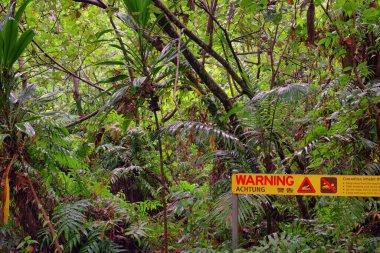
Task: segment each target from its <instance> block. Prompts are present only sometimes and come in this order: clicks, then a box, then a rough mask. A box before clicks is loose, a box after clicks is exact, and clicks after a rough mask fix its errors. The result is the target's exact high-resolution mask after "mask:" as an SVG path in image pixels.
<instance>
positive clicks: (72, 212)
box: [52, 200, 91, 239]
mask: <svg viewBox="0 0 380 253" xmlns="http://www.w3.org/2000/svg"><path fill="white" fill-rule="evenodd" d="M90 206H91V203H90V201H89V200H80V201H78V202H75V203H69V204H63V205H60V206H58V207H57V208H56V209H55V211H54V213H53V217H52V220H53V222H54V224H55V225H56V226H57V228H58V229H57V237H60V236H61V235H62V234H63V235H64V237H65V238H67V239H68V238H70V237H71V235H75V234H81V233H82V232H83V226H84V224H85V223H86V215H85V212H86V211H87V209H88V208H89V207H90Z"/></svg>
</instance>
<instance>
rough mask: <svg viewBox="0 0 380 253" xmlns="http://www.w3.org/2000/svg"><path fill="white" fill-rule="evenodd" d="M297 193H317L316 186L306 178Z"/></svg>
mask: <svg viewBox="0 0 380 253" xmlns="http://www.w3.org/2000/svg"><path fill="white" fill-rule="evenodd" d="M297 192H298V193H315V189H314V186H313V185H312V184H311V182H310V180H309V178H307V177H305V179H304V180H303V181H302V183H301V185H300V187H299V188H298V191H297Z"/></svg>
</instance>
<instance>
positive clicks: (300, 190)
mask: <svg viewBox="0 0 380 253" xmlns="http://www.w3.org/2000/svg"><path fill="white" fill-rule="evenodd" d="M232 193H235V194H260V195H311V196H358V197H380V176H342V175H293V174H284V175H280V174H243V173H237V174H232Z"/></svg>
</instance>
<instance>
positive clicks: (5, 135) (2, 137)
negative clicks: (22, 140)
mask: <svg viewBox="0 0 380 253" xmlns="http://www.w3.org/2000/svg"><path fill="white" fill-rule="evenodd" d="M7 136H8V134H0V145H1V144H2V143H3V141H4V140H5V138H7Z"/></svg>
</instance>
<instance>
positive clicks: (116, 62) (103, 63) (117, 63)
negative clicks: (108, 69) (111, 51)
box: [95, 61, 125, 66]
mask: <svg viewBox="0 0 380 253" xmlns="http://www.w3.org/2000/svg"><path fill="white" fill-rule="evenodd" d="M95 65H120V66H124V65H125V63H124V62H122V61H102V62H98V63H96V64H95Z"/></svg>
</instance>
